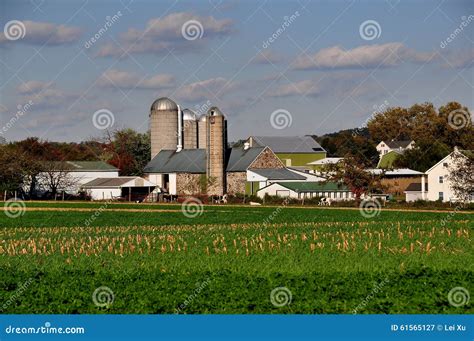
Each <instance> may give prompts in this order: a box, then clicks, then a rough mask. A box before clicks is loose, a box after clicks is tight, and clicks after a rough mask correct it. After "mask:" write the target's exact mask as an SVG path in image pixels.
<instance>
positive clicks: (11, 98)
mask: <svg viewBox="0 0 474 341" xmlns="http://www.w3.org/2000/svg"><path fill="white" fill-rule="evenodd" d="M2 27H3V31H2V30H0V136H3V137H5V138H6V139H7V140H8V141H13V140H20V139H24V138H26V137H29V136H36V137H39V138H41V139H45V140H50V141H81V140H85V139H89V138H93V137H99V136H102V135H103V134H104V133H105V132H106V130H113V129H121V128H133V129H136V130H138V131H140V132H146V131H147V130H148V115H149V111H150V106H151V104H152V103H153V101H154V100H155V99H157V98H159V97H165V96H166V97H170V98H171V99H173V100H174V101H175V102H177V103H178V104H179V105H180V106H181V108H183V109H184V108H190V109H192V110H194V111H196V112H198V113H204V112H206V110H207V109H208V108H209V107H211V106H217V107H219V108H220V109H221V111H222V112H223V113H224V114H225V115H226V118H227V121H228V133H229V140H231V141H232V140H233V141H236V140H238V139H243V138H247V137H248V136H251V135H279V136H289V135H305V134H316V135H321V134H324V133H330V132H334V131H338V130H341V129H348V128H359V127H363V126H365V125H366V122H367V120H369V119H370V118H371V117H372V115H373V114H374V112H377V111H381V110H384V109H385V108H387V107H396V106H402V107H406V106H411V105H412V104H414V103H423V102H431V103H433V104H434V105H435V106H437V107H439V106H441V105H443V104H445V103H447V102H449V101H458V102H460V103H462V104H463V105H464V106H466V107H468V108H469V109H470V110H471V112H472V109H474V96H473V86H474V79H473V78H474V77H473V76H474V74H473V70H474V68H473V66H474V44H473V43H474V1H460V0H459V1H458V0H453V1H443V0H436V1H435V0H433V1H416V0H412V1H397V0H391V1H382V0H380V1H341V0H337V1H308V0H298V1H234V0H230V1H219V0H210V1H208V0H201V1H151V0H148V1H143V0H136V1H130V0H121V1H109V0H107V1H106V0H103V1H95V0H88V1H85V0H81V1H79V0H69V1H48V0H31V1H23V0H6V1H5V0H0V29H1V28H2Z"/></svg>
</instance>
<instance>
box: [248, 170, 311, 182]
mask: <svg viewBox="0 0 474 341" xmlns="http://www.w3.org/2000/svg"><path fill="white" fill-rule="evenodd" d="M250 170H251V171H252V172H254V173H256V174H258V175H260V176H263V177H264V178H267V179H268V180H306V177H304V176H303V175H300V174H297V173H295V172H292V171H290V170H288V169H286V168H263V169H250Z"/></svg>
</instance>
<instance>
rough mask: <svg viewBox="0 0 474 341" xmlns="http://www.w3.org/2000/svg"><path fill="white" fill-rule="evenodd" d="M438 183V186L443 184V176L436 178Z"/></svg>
mask: <svg viewBox="0 0 474 341" xmlns="http://www.w3.org/2000/svg"><path fill="white" fill-rule="evenodd" d="M438 181H439V183H440V184H442V183H444V178H443V176H440V177H438Z"/></svg>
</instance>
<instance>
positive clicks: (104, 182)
mask: <svg viewBox="0 0 474 341" xmlns="http://www.w3.org/2000/svg"><path fill="white" fill-rule="evenodd" d="M124 185H127V186H125V187H154V186H156V185H154V184H153V183H151V182H150V181H148V180H145V179H143V178H141V177H139V176H120V177H117V178H96V179H94V180H92V181H89V182H87V183H85V184H84V185H82V187H83V188H94V187H122V186H124Z"/></svg>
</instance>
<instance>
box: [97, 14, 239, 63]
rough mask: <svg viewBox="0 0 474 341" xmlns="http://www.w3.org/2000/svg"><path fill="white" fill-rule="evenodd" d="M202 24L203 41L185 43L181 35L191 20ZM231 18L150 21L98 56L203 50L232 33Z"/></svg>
mask: <svg viewBox="0 0 474 341" xmlns="http://www.w3.org/2000/svg"><path fill="white" fill-rule="evenodd" d="M190 20H195V21H198V22H199V23H200V24H201V25H202V28H203V30H202V38H199V39H196V40H192V41H189V40H186V39H185V38H184V37H183V34H182V32H181V30H182V27H183V25H184V24H185V23H186V22H188V21H190ZM232 26H233V22H232V20H231V19H216V18H214V17H213V16H207V17H205V16H199V15H196V14H193V13H187V12H179V13H172V14H169V15H167V16H165V17H163V18H153V19H150V20H149V21H148V22H147V24H146V27H145V29H144V30H143V31H141V30H138V29H135V28H130V29H129V30H128V31H126V32H124V33H123V34H122V35H121V37H120V44H119V46H117V45H114V44H112V43H109V44H106V45H105V46H103V47H102V48H101V49H100V50H99V52H98V53H97V56H99V57H109V56H116V57H121V56H122V55H123V54H124V52H125V51H127V53H167V52H168V51H170V50H184V51H186V50H194V49H197V48H202V47H204V46H205V43H206V42H207V41H208V40H210V39H212V38H215V37H218V36H224V35H228V34H230V33H232Z"/></svg>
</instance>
